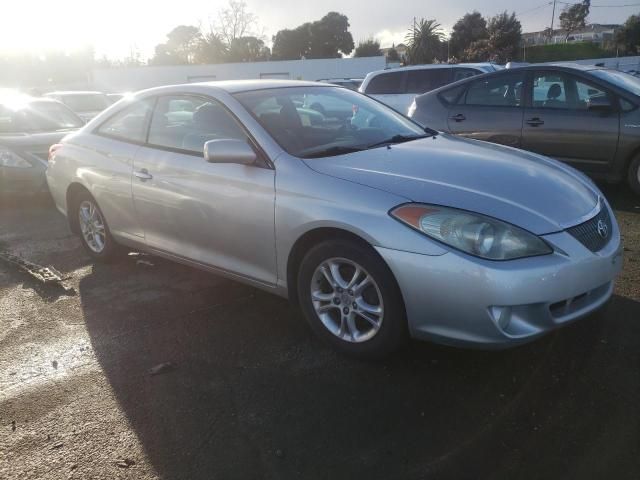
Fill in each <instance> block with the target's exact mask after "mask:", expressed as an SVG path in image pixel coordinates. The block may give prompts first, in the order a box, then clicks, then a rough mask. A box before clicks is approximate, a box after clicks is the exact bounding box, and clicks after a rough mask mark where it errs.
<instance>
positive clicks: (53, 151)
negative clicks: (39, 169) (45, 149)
mask: <svg viewBox="0 0 640 480" xmlns="http://www.w3.org/2000/svg"><path fill="white" fill-rule="evenodd" d="M61 146H62V144H61V143H54V144H53V145H51V146H50V147H49V157H48V160H49V161H51V160H52V159H53V156H54V155H55V154H56V150H58V149H59V148H60V147H61Z"/></svg>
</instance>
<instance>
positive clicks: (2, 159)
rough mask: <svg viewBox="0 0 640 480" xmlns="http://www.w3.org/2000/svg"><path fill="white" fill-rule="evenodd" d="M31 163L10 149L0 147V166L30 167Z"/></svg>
mask: <svg viewBox="0 0 640 480" xmlns="http://www.w3.org/2000/svg"><path fill="white" fill-rule="evenodd" d="M31 166H32V165H31V164H30V163H29V162H27V161H26V160H25V159H24V158H22V157H21V156H19V155H18V154H16V153H14V152H12V151H11V150H9V149H7V148H4V147H0V167H11V168H31Z"/></svg>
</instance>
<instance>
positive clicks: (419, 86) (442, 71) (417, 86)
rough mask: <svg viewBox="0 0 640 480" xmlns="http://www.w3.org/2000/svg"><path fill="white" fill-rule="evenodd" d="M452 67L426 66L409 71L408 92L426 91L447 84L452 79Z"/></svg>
mask: <svg viewBox="0 0 640 480" xmlns="http://www.w3.org/2000/svg"><path fill="white" fill-rule="evenodd" d="M450 76H451V68H449V67H443V68H425V69H422V70H409V71H408V72H407V88H406V93H415V94H420V93H425V92H430V91H431V90H435V89H436V88H439V87H442V86H443V85H446V84H447V83H449V81H450Z"/></svg>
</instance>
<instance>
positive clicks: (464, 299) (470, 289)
mask: <svg viewBox="0 0 640 480" xmlns="http://www.w3.org/2000/svg"><path fill="white" fill-rule="evenodd" d="M613 223H614V225H613V232H611V233H612V235H611V240H610V241H609V242H608V243H607V245H605V247H604V248H603V249H602V250H600V251H599V252H596V253H593V252H591V251H589V250H588V249H587V248H586V247H584V246H583V245H582V244H581V243H580V242H578V241H577V240H576V239H575V238H574V237H572V236H571V235H570V234H569V233H567V232H560V233H554V234H550V235H546V236H544V237H543V238H544V239H545V240H546V241H547V242H548V243H549V244H551V245H553V246H554V247H556V252H554V253H553V254H550V255H544V256H540V257H531V258H524V259H519V260H511V261H504V262H494V261H487V260H482V259H479V258H475V257H472V256H469V255H465V254H462V253H459V252H453V251H452V252H448V253H446V254H444V255H440V256H428V255H420V254H415V253H410V252H404V251H398V250H392V249H387V248H381V247H377V251H378V253H380V255H381V256H382V257H383V258H384V260H385V261H386V262H387V264H388V265H389V267H390V268H391V270H392V272H393V273H394V275H395V277H396V280H397V282H398V284H399V286H400V290H401V291H402V295H403V298H404V302H405V308H406V312H407V318H408V322H409V331H410V333H411V335H412V336H413V337H414V338H418V339H424V340H432V341H435V342H438V343H444V344H448V345H455V346H470V347H477V348H487V349H490V348H507V347H510V346H515V345H518V344H521V343H525V342H528V341H531V340H533V339H535V338H537V337H539V336H541V335H543V334H544V333H546V332H549V331H551V330H554V329H556V328H558V327H560V326H562V325H565V324H567V323H569V322H571V321H573V320H577V319H578V318H581V317H584V316H585V315H587V314H589V313H591V312H593V311H594V310H596V309H598V308H599V307H601V306H602V305H603V304H604V303H605V302H606V301H607V300H608V299H609V297H610V296H611V294H612V293H613V284H614V279H615V277H616V276H617V274H618V273H619V272H620V270H621V268H622V245H621V243H620V233H619V231H618V227H617V225H616V224H615V221H614V222H613Z"/></svg>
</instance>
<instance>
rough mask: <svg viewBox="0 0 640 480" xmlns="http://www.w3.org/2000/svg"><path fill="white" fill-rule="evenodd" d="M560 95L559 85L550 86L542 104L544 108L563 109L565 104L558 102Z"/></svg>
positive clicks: (560, 88) (560, 87)
mask: <svg viewBox="0 0 640 480" xmlns="http://www.w3.org/2000/svg"><path fill="white" fill-rule="evenodd" d="M560 95H562V86H561V85H560V84H559V83H554V84H552V85H551V86H550V87H549V90H548V91H547V100H546V101H545V102H544V106H545V107H551V108H560V107H563V106H564V104H565V103H564V102H563V101H562V100H559V97H560Z"/></svg>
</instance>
